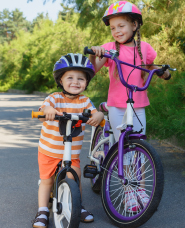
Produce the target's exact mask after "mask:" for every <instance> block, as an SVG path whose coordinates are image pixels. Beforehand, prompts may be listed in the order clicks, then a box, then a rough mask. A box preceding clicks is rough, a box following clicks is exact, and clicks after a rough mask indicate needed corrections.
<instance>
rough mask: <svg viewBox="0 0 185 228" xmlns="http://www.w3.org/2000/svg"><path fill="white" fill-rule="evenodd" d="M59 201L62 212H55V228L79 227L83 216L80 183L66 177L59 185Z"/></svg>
mask: <svg viewBox="0 0 185 228" xmlns="http://www.w3.org/2000/svg"><path fill="white" fill-rule="evenodd" d="M58 202H61V203H62V208H63V209H62V212H61V213H60V214H57V213H53V225H54V227H55V228H78V227H79V224H80V218H81V195H80V190H79V187H78V184H77V183H76V182H75V181H74V180H72V179H68V178H67V179H64V180H62V181H60V182H59V185H58Z"/></svg>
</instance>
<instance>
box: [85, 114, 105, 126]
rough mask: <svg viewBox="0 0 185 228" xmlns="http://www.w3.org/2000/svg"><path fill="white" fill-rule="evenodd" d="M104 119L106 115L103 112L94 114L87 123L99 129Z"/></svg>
mask: <svg viewBox="0 0 185 228" xmlns="http://www.w3.org/2000/svg"><path fill="white" fill-rule="evenodd" d="M103 119H104V114H103V113H102V112H96V113H93V114H92V117H91V118H90V119H89V120H88V121H87V122H86V123H87V124H89V125H91V126H94V127H97V126H98V125H99V124H100V122H101V121H102V120H103Z"/></svg>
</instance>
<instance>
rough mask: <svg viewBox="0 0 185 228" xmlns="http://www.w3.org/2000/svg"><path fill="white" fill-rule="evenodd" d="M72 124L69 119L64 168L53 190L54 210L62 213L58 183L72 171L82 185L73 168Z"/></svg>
mask: <svg viewBox="0 0 185 228" xmlns="http://www.w3.org/2000/svg"><path fill="white" fill-rule="evenodd" d="M71 125H72V121H71V120H68V121H67V127H66V137H65V149H64V155H63V160H62V166H64V168H62V169H61V170H60V171H59V172H58V174H57V176H56V180H55V183H54V192H53V212H54V213H57V214H60V213H61V212H62V209H63V208H62V203H60V202H58V184H59V182H60V181H61V180H63V179H65V177H66V173H67V172H70V173H71V174H72V175H73V177H74V179H75V181H76V182H77V184H78V186H79V185H80V181H79V178H78V175H77V173H76V172H75V170H74V169H72V168H71V147H72V136H71Z"/></svg>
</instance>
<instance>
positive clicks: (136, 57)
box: [89, 1, 170, 212]
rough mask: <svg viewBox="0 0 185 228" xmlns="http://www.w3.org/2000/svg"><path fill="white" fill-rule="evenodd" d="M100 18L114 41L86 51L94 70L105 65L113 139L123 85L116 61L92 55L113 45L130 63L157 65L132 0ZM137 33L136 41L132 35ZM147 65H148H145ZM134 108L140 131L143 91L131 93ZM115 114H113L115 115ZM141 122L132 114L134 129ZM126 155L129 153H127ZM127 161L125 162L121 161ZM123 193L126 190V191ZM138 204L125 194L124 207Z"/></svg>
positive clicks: (140, 79)
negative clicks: (91, 51) (141, 29)
mask: <svg viewBox="0 0 185 228" xmlns="http://www.w3.org/2000/svg"><path fill="white" fill-rule="evenodd" d="M102 19H103V21H104V23H105V25H106V26H110V30H111V34H112V36H113V38H114V40H115V42H109V43H106V44H104V45H102V46H92V47H91V49H92V50H93V51H94V52H95V56H94V55H90V57H89V58H90V61H91V62H92V64H93V65H94V67H95V72H97V71H99V70H100V69H101V68H102V66H106V67H109V78H110V84H109V92H108V100H107V105H108V106H109V119H110V123H111V126H112V129H113V133H114V136H115V139H116V141H118V139H119V131H118V130H117V129H116V127H117V126H118V125H120V123H121V122H122V118H123V116H124V113H125V110H126V101H127V99H128V98H127V92H126V88H125V87H124V86H123V85H122V83H121V81H120V80H119V76H118V71H117V67H116V64H115V62H114V61H113V60H111V59H107V58H105V57H104V58H102V59H101V58H96V56H99V57H100V56H101V55H102V54H104V53H105V50H111V49H114V50H115V49H116V50H117V51H118V52H119V59H120V60H121V61H124V62H127V63H130V64H134V65H144V66H145V64H146V66H145V67H146V68H147V69H149V70H152V69H158V67H157V66H155V65H154V64H153V61H154V59H155V58H156V52H155V51H154V49H153V48H152V47H151V46H150V45H149V44H148V43H146V42H141V41H140V31H139V30H140V26H141V25H142V24H143V22H142V15H141V12H140V11H139V9H138V8H137V7H136V6H135V5H134V4H132V3H130V2H127V1H119V2H116V3H113V4H112V5H110V6H109V7H108V8H107V10H106V12H105V14H104V16H103V18H102ZM136 33H137V41H135V39H134V37H135V35H136ZM147 65H150V66H147ZM121 67H122V72H123V76H124V78H125V80H127V77H128V75H129V74H130V72H131V70H132V68H131V67H129V66H126V65H123V64H122V65H121ZM169 77H170V73H169V71H166V72H165V73H164V74H163V75H162V76H161V78H164V79H166V78H169ZM145 81H146V75H145V72H144V71H142V72H141V71H140V70H134V71H133V72H132V73H131V75H130V77H129V80H128V83H129V84H133V85H137V86H139V87H142V86H143V84H144V83H145ZM133 100H134V102H135V103H134V108H135V111H136V114H137V115H138V117H139V119H140V121H141V122H142V124H143V127H144V132H143V133H144V134H145V131H146V117H145V107H146V106H148V105H149V100H148V97H147V92H146V91H142V92H136V93H134V94H133ZM115 116H116V118H115ZM140 129H141V125H140V123H139V121H138V119H137V117H136V116H134V130H135V131H139V130H140ZM128 156H129V154H128ZM124 165H128V164H124ZM126 193H127V192H126ZM138 194H140V198H141V199H142V202H144V204H145V205H146V204H147V203H148V200H149V198H148V195H147V194H146V192H145V190H144V189H143V188H142V189H140V190H139V191H138ZM139 207H140V205H139V203H138V200H137V196H136V195H134V194H133V197H130V196H129V197H127V195H126V208H127V211H129V212H135V211H137V210H138V209H139Z"/></svg>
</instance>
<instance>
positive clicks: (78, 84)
mask: <svg viewBox="0 0 185 228" xmlns="http://www.w3.org/2000/svg"><path fill="white" fill-rule="evenodd" d="M60 83H61V85H62V86H63V87H64V89H65V91H67V92H68V93H71V94H80V93H81V92H83V91H84V90H85V88H86V86H87V79H86V74H85V73H84V72H82V71H77V70H70V71H67V72H65V73H64V74H63V76H62V78H61V79H60ZM66 96H67V94H66Z"/></svg>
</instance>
